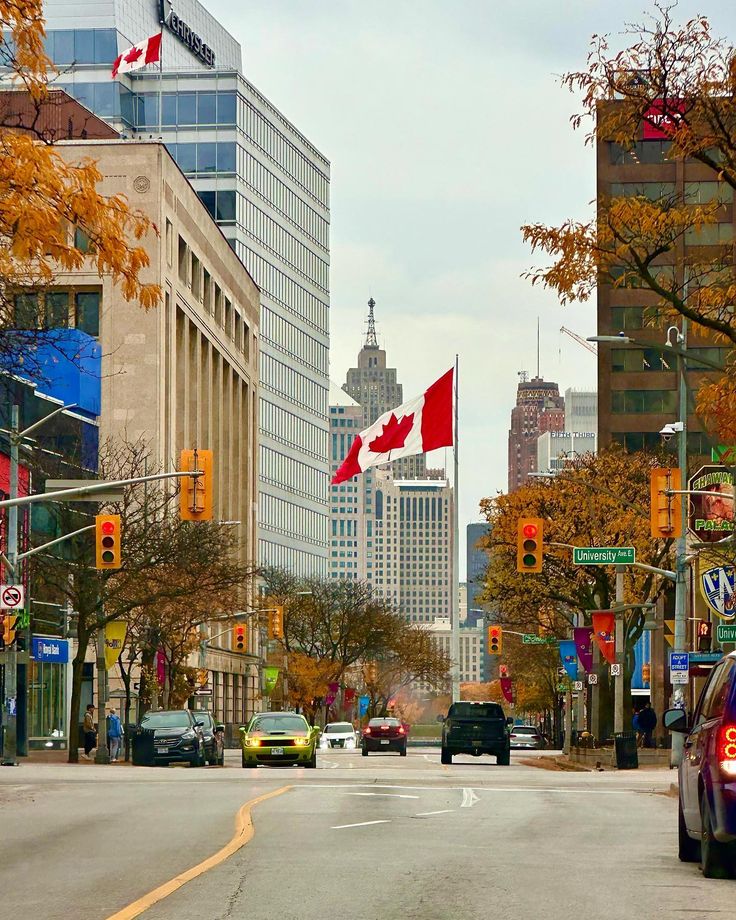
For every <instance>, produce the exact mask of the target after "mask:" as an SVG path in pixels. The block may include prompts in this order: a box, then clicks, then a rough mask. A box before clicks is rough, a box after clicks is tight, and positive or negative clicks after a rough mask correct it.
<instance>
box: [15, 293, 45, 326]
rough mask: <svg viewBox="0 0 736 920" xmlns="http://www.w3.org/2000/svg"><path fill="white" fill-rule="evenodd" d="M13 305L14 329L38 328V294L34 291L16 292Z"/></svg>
mask: <svg viewBox="0 0 736 920" xmlns="http://www.w3.org/2000/svg"><path fill="white" fill-rule="evenodd" d="M14 306H15V317H14V326H15V328H16V329H38V325H39V318H40V317H39V301H38V294H37V293H36V292H35V291H34V292H29V293H27V294H16V295H15V298H14Z"/></svg>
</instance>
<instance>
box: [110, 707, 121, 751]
mask: <svg viewBox="0 0 736 920" xmlns="http://www.w3.org/2000/svg"><path fill="white" fill-rule="evenodd" d="M107 737H108V747H109V750H110V763H117V762H118V760H119V759H120V745H121V744H122V743H123V724H122V722H121V721H120V716H119V715H118V714H117V712H116V710H115V709H110V711H109V713H108V715H107Z"/></svg>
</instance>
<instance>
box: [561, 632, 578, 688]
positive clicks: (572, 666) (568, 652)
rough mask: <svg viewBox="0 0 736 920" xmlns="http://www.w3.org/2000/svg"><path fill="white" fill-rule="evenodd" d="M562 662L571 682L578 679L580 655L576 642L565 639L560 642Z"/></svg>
mask: <svg viewBox="0 0 736 920" xmlns="http://www.w3.org/2000/svg"><path fill="white" fill-rule="evenodd" d="M560 661H561V662H562V665H563V667H564V668H565V671H566V672H567V676H568V677H569V678H570V680H577V679H578V653H577V648H576V646H575V642H574V640H572V639H565V640H563V641H562V642H560Z"/></svg>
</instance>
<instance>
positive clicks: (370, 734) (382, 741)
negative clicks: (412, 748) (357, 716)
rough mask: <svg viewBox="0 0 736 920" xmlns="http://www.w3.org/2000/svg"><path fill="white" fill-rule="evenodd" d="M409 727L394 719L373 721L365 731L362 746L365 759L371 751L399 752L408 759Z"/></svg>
mask: <svg viewBox="0 0 736 920" xmlns="http://www.w3.org/2000/svg"><path fill="white" fill-rule="evenodd" d="M408 734H409V726H408V725H405V724H404V723H403V722H400V721H399V720H398V719H394V718H393V717H386V718H378V719H371V720H370V721H369V722H368V724H367V725H366V727H365V728H364V729H363V736H362V738H361V742H360V746H361V750H362V753H363V757H367V756H368V753H369V751H398V752H399V754H400V755H401V756H402V757H406V739H407V735H408Z"/></svg>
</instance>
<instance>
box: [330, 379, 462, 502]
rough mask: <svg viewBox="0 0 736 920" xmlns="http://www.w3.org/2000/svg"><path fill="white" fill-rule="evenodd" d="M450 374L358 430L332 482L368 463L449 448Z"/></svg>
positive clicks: (358, 471)
mask: <svg viewBox="0 0 736 920" xmlns="http://www.w3.org/2000/svg"><path fill="white" fill-rule="evenodd" d="M453 375H454V370H453V369H450V370H449V371H448V372H447V373H446V374H443V375H442V377H440V379H439V380H437V381H436V382H435V383H433V384H432V386H431V387H430V388H429V389H428V390H427V391H426V392H424V393H422V395H421V396H417V398H416V399H411V400H409V402H405V403H404V404H403V405H402V406H399V407H398V409H392V410H391V411H390V412H385V413H384V414H383V415H382V416H381V417H380V418H379V419H377V420H376V421H375V422H374V423H373V424H372V425H371V426H370V428H366V429H365V431H361V432H360V434H359V435H358V436H357V437H356V438H355V440H354V441H353V444H352V446H351V448H350V451H349V453H348V455H347V457H346V458H345V459H344V460H343V463H342V466H341V467H340V468H339V469H338V471H337V472H336V473H335V475H334V476H333V477H332V483H333V485H337V484H338V483H340V482H345V481H346V480H347V479H352V477H353V476H357V475H358V474H359V473H364V472H365V471H366V470H367V469H368V468H369V467H371V466H378V465H379V464H381V463H388V462H389V461H391V460H398V459H399V458H401V457H411V456H412V454H421V453H424V452H425V451H428V450H435V449H436V448H438V447H450V446H451V445H452V443H453V439H452V387H453Z"/></svg>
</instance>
